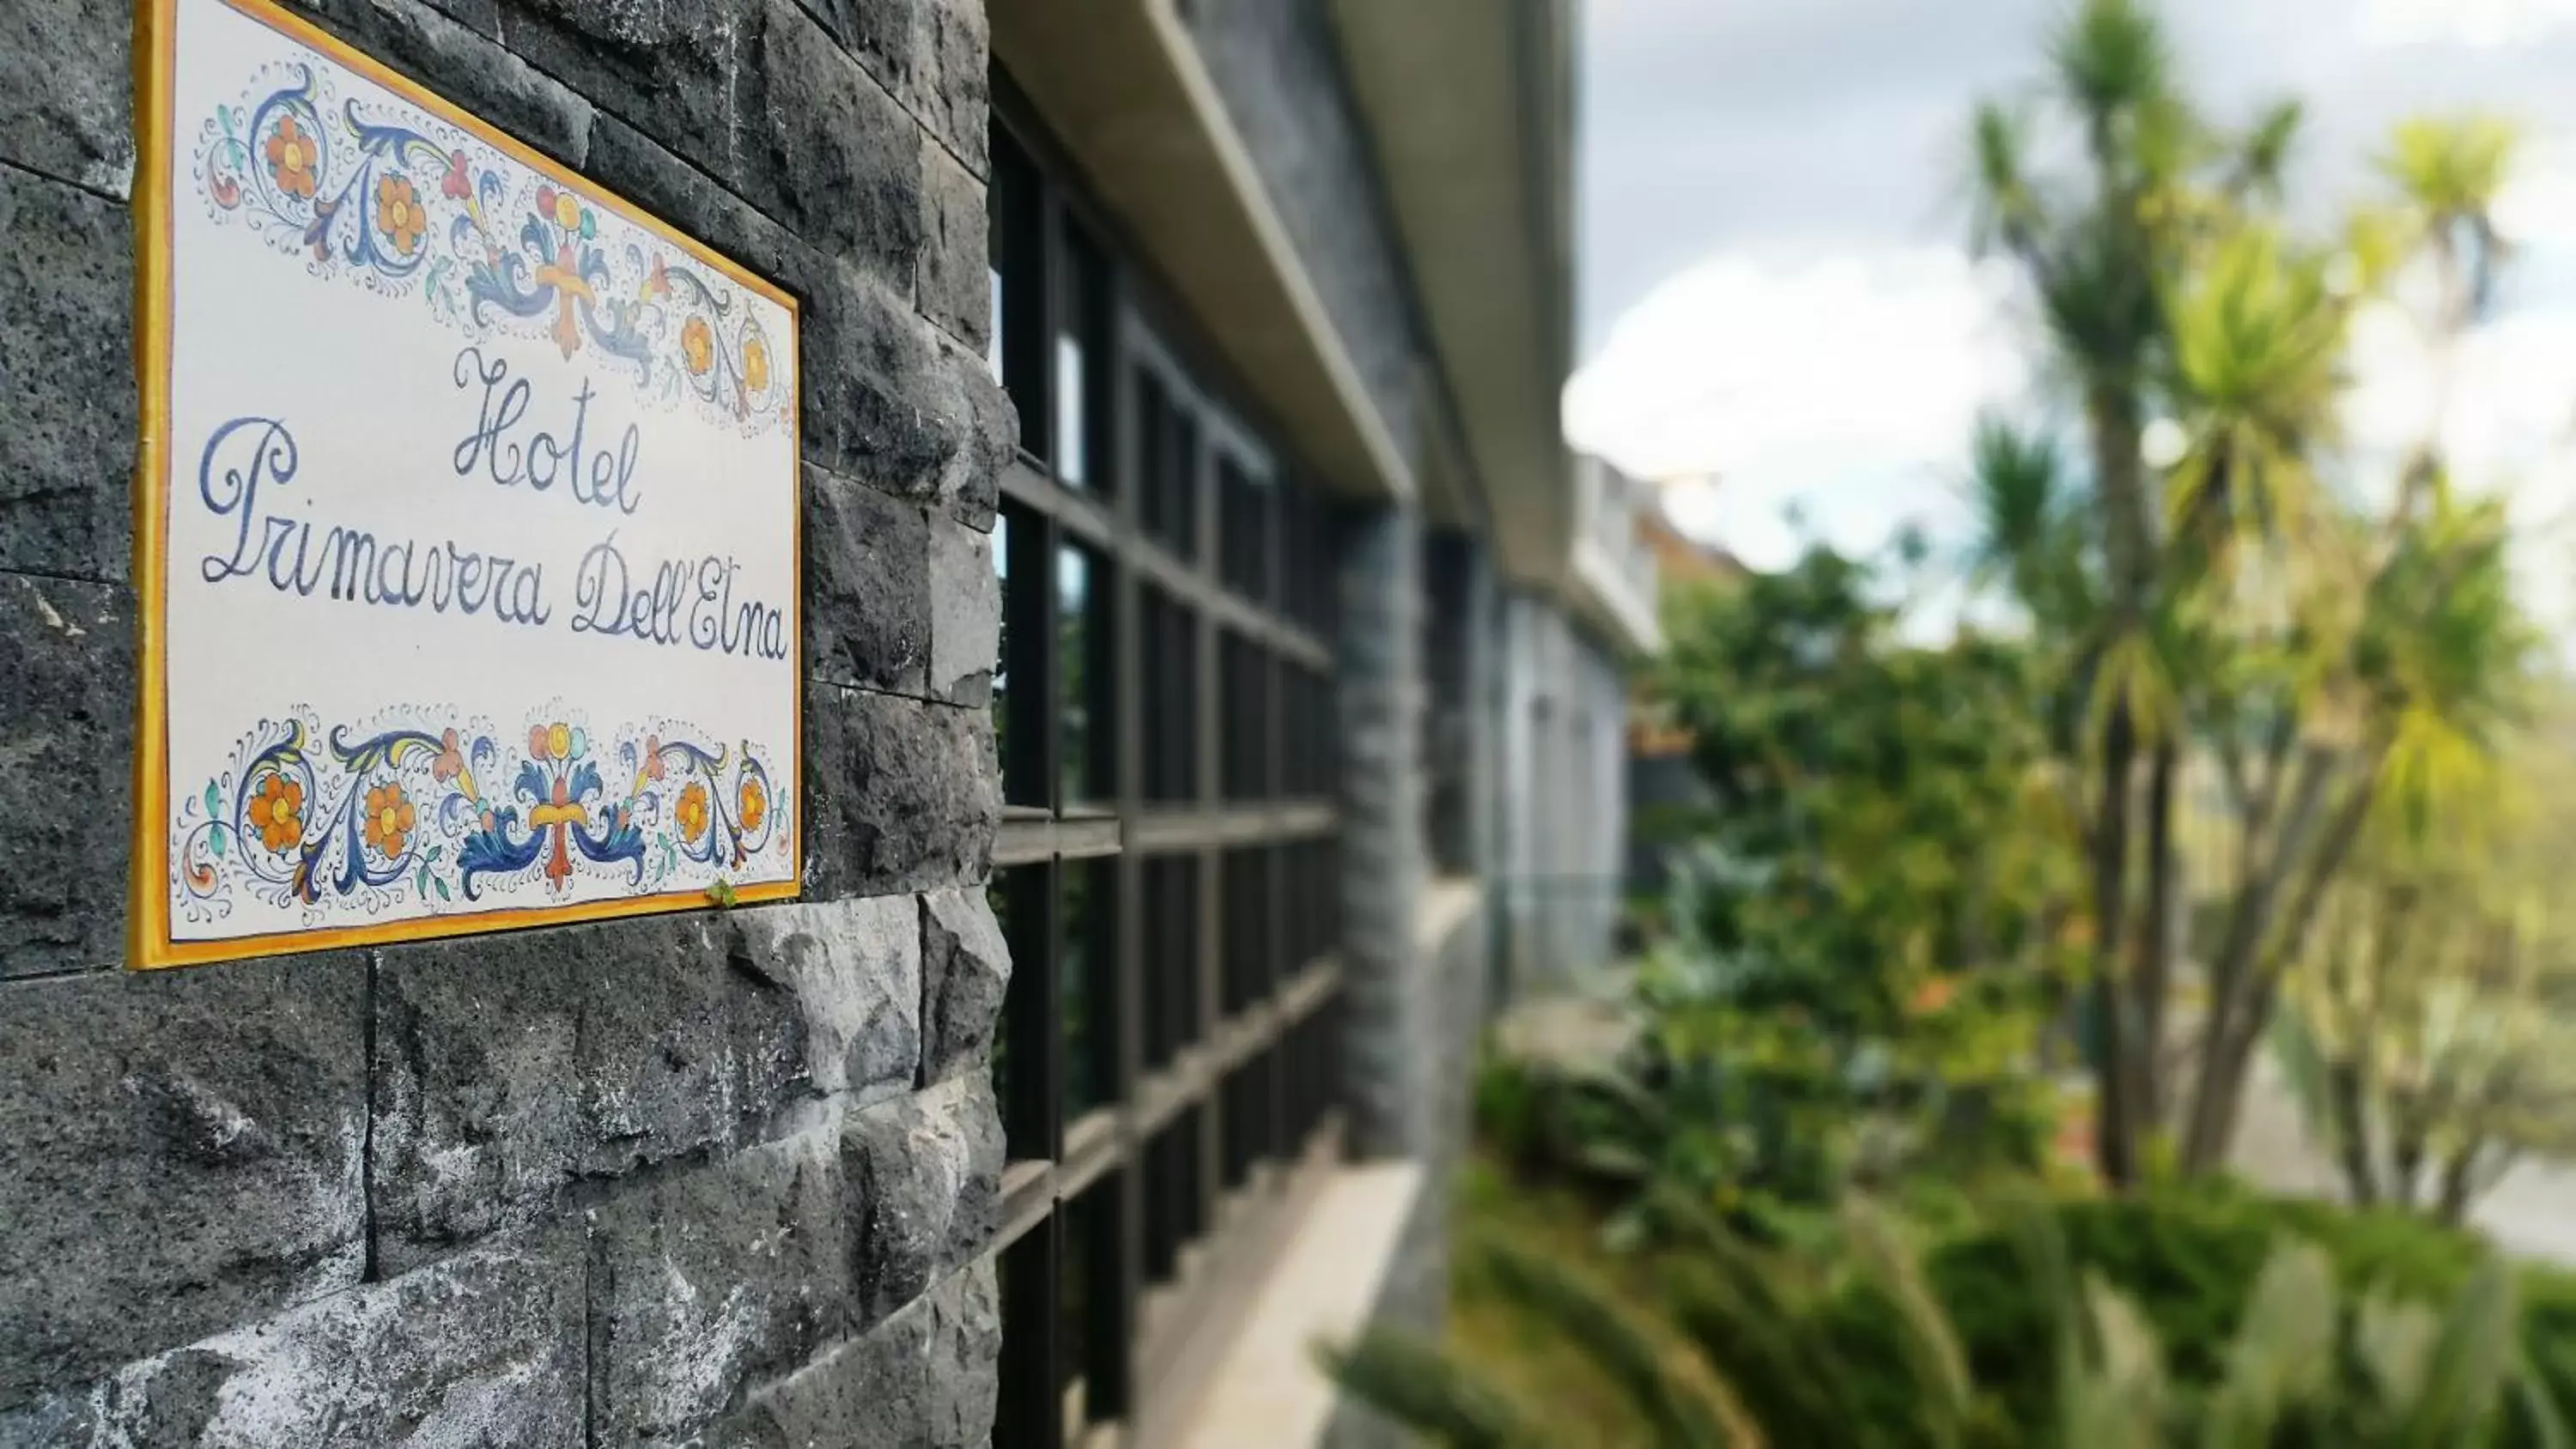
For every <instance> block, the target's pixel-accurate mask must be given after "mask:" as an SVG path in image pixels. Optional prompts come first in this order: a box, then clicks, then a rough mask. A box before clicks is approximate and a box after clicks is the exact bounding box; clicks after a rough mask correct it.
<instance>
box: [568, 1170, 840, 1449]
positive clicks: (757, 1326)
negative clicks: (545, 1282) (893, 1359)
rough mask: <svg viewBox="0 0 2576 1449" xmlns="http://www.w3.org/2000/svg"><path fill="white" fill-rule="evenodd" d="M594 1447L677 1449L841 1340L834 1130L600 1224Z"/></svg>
mask: <svg viewBox="0 0 2576 1449" xmlns="http://www.w3.org/2000/svg"><path fill="white" fill-rule="evenodd" d="M590 1226H591V1246H590V1283H591V1287H590V1299H591V1303H590V1319H591V1342H590V1353H591V1360H590V1420H591V1433H592V1438H593V1442H595V1443H601V1444H636V1443H643V1444H657V1443H660V1444H669V1443H677V1442H680V1441H682V1440H684V1439H686V1438H688V1437H689V1434H690V1431H691V1430H693V1429H695V1428H697V1427H698V1426H700V1425H702V1424H704V1423H705V1422H706V1421H707V1420H708V1419H709V1418H711V1417H713V1416H714V1415H716V1414H717V1413H720V1412H722V1410H723V1409H724V1408H725V1406H726V1404H727V1403H729V1402H730V1401H731V1400H732V1399H733V1397H734V1396H735V1394H736V1393H737V1392H738V1391H739V1390H740V1389H741V1388H742V1387H743V1386H744V1385H745V1384H746V1383H748V1382H751V1381H752V1380H754V1379H756V1378H763V1377H768V1376H771V1375H774V1374H778V1373H783V1372H786V1371H787V1370H790V1369H792V1368H794V1367H795V1366H796V1365H798V1364H799V1363H801V1362H803V1361H804V1360H805V1358H806V1357H807V1356H808V1355H810V1354H811V1353H812V1352H813V1351H814V1350H815V1349H816V1348H817V1347H819V1346H820V1345H821V1344H823V1343H824V1342H826V1341H827V1340H829V1339H831V1338H832V1337H834V1336H836V1335H837V1334H838V1333H839V1331H840V1329H841V1325H842V1323H843V1320H844V1315H845V1311H846V1305H847V1298H848V1295H847V1290H846V1284H847V1281H848V1279H847V1275H846V1271H845V1267H844V1264H845V1258H844V1255H843V1252H842V1246H841V1241H842V1231H841V1181H840V1155H839V1152H838V1142H837V1136H836V1134H835V1133H834V1132H832V1131H831V1130H830V1129H829V1128H828V1127H825V1128H822V1129H820V1130H817V1131H812V1132H808V1133H806V1134H804V1135H802V1136H799V1137H796V1138H792V1139H789V1140H787V1141H784V1142H779V1143H775V1144H772V1145H770V1146H766V1147H756V1148H753V1149H750V1150H749V1151H745V1152H740V1153H737V1154H735V1155H734V1156H732V1157H730V1158H728V1159H726V1160H725V1161H723V1162H721V1163H717V1164H715V1165H713V1166H710V1167H702V1168H694V1169H691V1170H688V1171H685V1172H681V1173H677V1174H674V1175H672V1176H668V1177H665V1178H663V1179H662V1180H661V1181H658V1182H655V1183H653V1184H652V1185H650V1186H649V1187H646V1188H644V1189H643V1190H641V1191H636V1192H630V1193H627V1194H625V1195H623V1196H620V1197H619V1198H617V1199H616V1200H614V1201H613V1202H611V1203H609V1204H608V1205H606V1206H604V1207H601V1208H599V1209H597V1210H595V1211H593V1212H592V1213H591V1215H590Z"/></svg>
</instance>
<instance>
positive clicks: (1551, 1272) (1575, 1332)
mask: <svg viewBox="0 0 2576 1449" xmlns="http://www.w3.org/2000/svg"><path fill="white" fill-rule="evenodd" d="M1473 1251H1474V1256H1475V1258H1476V1260H1477V1263H1478V1266H1479V1268H1480V1270H1481V1271H1483V1272H1484V1273H1485V1274H1486V1275H1487V1276H1488V1280H1489V1281H1490V1282H1491V1283H1492V1284H1493V1285H1494V1287H1495V1289H1496V1290H1497V1291H1498V1292H1500V1293H1501V1294H1502V1295H1503V1296H1504V1297H1505V1298H1507V1299H1509V1300H1510V1301H1511V1302H1513V1303H1515V1304H1517V1305H1518V1306H1520V1307H1522V1308H1524V1309H1527V1310H1528V1311H1529V1312H1530V1313H1532V1314H1533V1315H1535V1316H1536V1317H1538V1318H1541V1319H1544V1320H1546V1321H1550V1322H1553V1323H1555V1324H1557V1325H1559V1326H1560V1327H1561V1328H1562V1329H1563V1330H1564V1332H1565V1334H1566V1336H1567V1339H1568V1341H1569V1342H1571V1343H1572V1344H1573V1345H1575V1346H1576V1347H1578V1348H1579V1349H1581V1350H1582V1352H1583V1354H1584V1356H1585V1357H1587V1358H1589V1359H1591V1360H1592V1361H1593V1362H1594V1363H1595V1364H1597V1365H1598V1366H1599V1367H1600V1368H1601V1370H1602V1372H1603V1374H1604V1375H1605V1376H1606V1377H1607V1378H1608V1379H1609V1380H1610V1382H1612V1383H1613V1384H1615V1385H1617V1386H1618V1388H1619V1390H1620V1391H1621V1392H1622V1393H1624V1394H1625V1395H1627V1397H1628V1398H1629V1400H1630V1401H1631V1402H1633V1403H1634V1404H1635V1405H1636V1406H1637V1409H1638V1411H1639V1413H1640V1414H1641V1415H1642V1416H1643V1417H1644V1419H1645V1421H1646V1422H1647V1423H1649V1424H1651V1425H1653V1426H1654V1427H1655V1428H1656V1430H1657V1431H1658V1432H1659V1433H1660V1434H1661V1435H1662V1436H1663V1442H1665V1443H1667V1444H1671V1445H1673V1446H1675V1449H1696V1446H1710V1449H1719V1446H1734V1445H1744V1444H1747V1443H1748V1442H1750V1441H1749V1440H1748V1438H1747V1436H1746V1432H1745V1427H1744V1423H1743V1420H1742V1416H1741V1415H1740V1414H1739V1413H1738V1412H1737V1411H1736V1410H1735V1407H1734V1405H1733V1403H1732V1402H1731V1401H1730V1400H1729V1399H1728V1398H1727V1397H1726V1395H1725V1391H1724V1389H1723V1388H1722V1387H1721V1386H1720V1385H1718V1384H1715V1383H1713V1382H1710V1381H1708V1380H1707V1379H1706V1377H1705V1376H1704V1375H1703V1374H1701V1373H1699V1372H1696V1371H1695V1370H1696V1369H1697V1368H1698V1367H1699V1366H1697V1365H1693V1364H1691V1363H1690V1361H1689V1357H1688V1355H1687V1353H1685V1352H1684V1351H1682V1350H1681V1348H1680V1347H1679V1346H1678V1345H1677V1344H1675V1343H1674V1342H1673V1341H1672V1340H1671V1338H1669V1337H1668V1336H1667V1335H1666V1334H1665V1333H1664V1331H1663V1330H1662V1328H1661V1327H1660V1326H1659V1325H1658V1324H1656V1323H1655V1322H1654V1320H1653V1319H1652V1318H1650V1317H1649V1316H1648V1315H1646V1314H1645V1313H1642V1312H1640V1311H1639V1310H1638V1309H1636V1308H1633V1307H1631V1306H1630V1305H1628V1304H1627V1303H1625V1302H1623V1301H1621V1299H1620V1298H1619V1296H1618V1294H1617V1293H1616V1292H1615V1291H1614V1290H1613V1289H1611V1288H1610V1287H1609V1286H1608V1285H1606V1284H1603V1283H1600V1282H1598V1281H1596V1280H1594V1279H1592V1278H1591V1277H1590V1276H1588V1275H1586V1274H1585V1273H1583V1272H1581V1271H1580V1270H1578V1269H1576V1268H1573V1267H1571V1266H1569V1265H1567V1264H1566V1263H1565V1262H1563V1261H1562V1260H1560V1259H1558V1258H1556V1257H1553V1256H1550V1255H1549V1254H1546V1253H1544V1252H1540V1251H1538V1250H1535V1249H1532V1248H1528V1247H1523V1246H1521V1245H1519V1244H1516V1243H1512V1242H1509V1241H1506V1240H1502V1239H1493V1240H1488V1241H1486V1242H1483V1243H1481V1244H1478V1245H1476V1246H1475V1248H1474V1250H1473Z"/></svg>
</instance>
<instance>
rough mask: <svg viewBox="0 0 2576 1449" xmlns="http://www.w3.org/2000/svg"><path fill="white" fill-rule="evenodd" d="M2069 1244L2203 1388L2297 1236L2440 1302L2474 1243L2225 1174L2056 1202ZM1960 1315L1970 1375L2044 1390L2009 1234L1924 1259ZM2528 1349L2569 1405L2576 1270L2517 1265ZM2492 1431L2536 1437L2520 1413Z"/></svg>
mask: <svg viewBox="0 0 2576 1449" xmlns="http://www.w3.org/2000/svg"><path fill="white" fill-rule="evenodd" d="M2056 1216H2057V1219H2058V1222H2059V1224H2060V1225H2061V1227H2062V1228H2063V1231H2064V1235H2065V1240H2066V1244H2067V1251H2068V1256H2069V1258H2070V1260H2071V1261H2072V1263H2073V1264H2074V1265H2075V1266H2076V1267H2077V1268H2079V1269H2084V1270H2090V1271H2093V1272H2096V1273H2099V1274H2101V1275H2102V1277H2103V1279H2104V1281H2105V1282H2107V1283H2108V1284H2109V1285H2110V1286H2112V1287H2113V1288H2116V1289H2118V1290H2119V1291H2120V1292H2121V1293H2122V1294H2124V1295H2125V1296H2127V1297H2128V1298H2129V1299H2130V1300H2131V1301H2132V1302H2134V1303H2135V1304H2136V1305H2137V1307H2138V1308H2139V1309H2140V1311H2141V1312H2143V1313H2144V1314H2145V1316H2146V1318H2147V1320H2148V1322H2149V1323H2150V1324H2151V1325H2152V1326H2153V1327H2154V1328H2155V1330H2156V1333H2157V1337H2158V1338H2159V1339H2160V1340H2161V1341H2162V1343H2163V1345H2164V1351H2165V1358H2166V1369H2167V1371H2168V1372H2169V1373H2170V1374H2171V1375H2172V1376H2173V1378H2174V1380H2175V1381H2176V1382H2178V1383H2181V1384H2184V1385H2193V1386H2206V1385H2209V1384H2212V1383H2215V1382H2217V1381H2218V1380H2219V1378H2220V1377H2221V1375H2222V1374H2223V1373H2224V1371H2225V1363H2224V1360H2223V1356H2224V1354H2225V1352H2226V1349H2227V1344H2228V1342H2229V1340H2230V1338H2231V1337H2232V1336H2233V1335H2234V1333H2235V1331H2236V1327H2237V1324H2238V1323H2239V1321H2240V1320H2241V1319H2242V1317H2243V1315H2244V1312H2245V1304H2246V1300H2247V1296H2248V1295H2249V1294H2250V1293H2251V1292H2252V1290H2253V1287H2254V1283H2255V1281H2256V1279H2257V1278H2258V1276H2259V1275H2260V1273H2261V1271H2262V1268H2263V1264H2264V1262H2265V1261H2266V1260H2267V1259H2268V1258H2269V1257H2270V1256H2271V1254H2272V1252H2273V1250H2274V1247H2275V1245H2276V1244H2278V1243H2279V1242H2280V1241H2282V1240H2283V1239H2285V1238H2297V1239H2304V1240H2306V1241H2308V1242H2311V1243H2314V1244H2315V1245H2316V1246H2317V1247H2318V1248H2320V1249H2321V1250H2323V1251H2324V1252H2325V1254H2326V1256H2327V1259H2328V1261H2329V1262H2330V1263H2331V1264H2332V1266H2333V1268H2334V1272H2335V1279H2336V1284H2337V1286H2338V1287H2340V1288H2341V1289H2343V1290H2344V1291H2345V1292H2346V1293H2348V1294H2360V1293H2363V1292H2365V1291H2369V1290H2373V1289H2376V1290H2378V1291H2380V1292H2383V1293H2387V1294H2389V1295H2392V1296H2395V1297H2398V1298H2403V1299H2407V1300H2410V1301H2415V1302H2424V1303H2435V1302H2440V1301H2445V1300H2447V1299H2448V1298H2449V1296H2450V1295H2452V1294H2454V1293H2456V1292H2458V1291H2459V1290H2460V1288H2461V1286H2462V1285H2463V1284H2465V1283H2466V1282H2467V1281H2468V1278H2469V1276H2470V1274H2471V1273H2473V1272H2474V1271H2475V1270H2476V1267H2477V1265H2478V1263H2479V1262H2480V1261H2481V1256H2482V1253H2483V1251H2484V1250H2483V1248H2482V1247H2481V1245H2480V1244H2479V1243H2478V1242H2477V1240H2475V1239H2474V1238H2471V1237H2469V1236H2468V1235H2466V1234H2463V1233H2459V1232H2455V1231H2453V1230H2450V1229H2447V1228H2443V1227H2441V1226H2439V1225H2438V1224H2435V1223H2432V1222H2429V1221H2427V1220H2425V1219H2423V1218H2419V1217H2412V1216H2408V1215H2405V1214H2402V1213H2396V1212H2354V1211H2350V1210H2347V1209H2344V1208H2339V1207H2336V1206H2334V1205H2332V1204H2329V1203H2321V1202H2308V1201H2294V1200H2285V1199H2278V1198H2267V1197H2262V1196H2259V1195H2256V1194H2254V1193H2251V1192H2247V1191H2245V1190H2243V1189H2241V1188H2236V1187H2232V1186H2229V1185H2225V1184H2209V1185H2195V1186H2192V1187H2187V1188H2185V1187H2176V1188H2170V1189H2165V1190H2161V1191H2158V1192H2154V1193H2149V1194H2144V1195H2140V1196H2136V1197H2129V1198H2106V1199H2079V1200H2071V1201H2065V1202H2061V1203H2060V1204H2058V1206H2057V1208H2056ZM1926 1272H1927V1274H1928V1275H1929V1277H1930V1278H1931V1280H1932V1283H1933V1287H1934V1291H1935V1292H1936V1293H1938V1294H1939V1295H1940V1298H1941V1301H1942V1303H1943V1305H1944V1306H1945V1307H1946V1308H1947V1309H1948V1311H1949V1313H1950V1315H1951V1320H1952V1322H1953V1323H1954V1324H1955V1325H1956V1328H1957V1332H1958V1335H1959V1339H1960V1343H1961V1346H1962V1348H1963V1350H1964V1351H1965V1352H1966V1353H1967V1354H1968V1357H1969V1360H1970V1363H1971V1365H1972V1366H1973V1368H1974V1370H1975V1373H1976V1375H1977V1379H1978V1382H1979V1383H1981V1384H1984V1385H1986V1386H1988V1387H1989V1389H1990V1390H1991V1391H1992V1392H1993V1393H1994V1394H1995V1395H1996V1396H1997V1397H1998V1398H1999V1399H2001V1400H2002V1401H2003V1402H2005V1403H2006V1404H2007V1405H2008V1406H2009V1407H2010V1408H2011V1409H2012V1411H2013V1413H2014V1415H2015V1416H2016V1417H2017V1418H2018V1417H2023V1416H2027V1415H2030V1414H2034V1413H2037V1412H2039V1411H2040V1410H2041V1409H2042V1408H2044V1406H2045V1405H2046V1404H2047V1403H2048V1402H2049V1401H2050V1395H2051V1393H2052V1385H2051V1383H2050V1380H2049V1373H2050V1369H2049V1364H2050V1358H2049V1354H2048V1348H2047V1339H2046V1334H2047V1331H2048V1330H2047V1319H2046V1317H2045V1314H2044V1312H2043V1308H2042V1305H2041V1304H2040V1303H2039V1302H2037V1301H2036V1299H2035V1297H2034V1295H2033V1293H2032V1292H2031V1288H2030V1285H2029V1282H2028V1272H2027V1270H2026V1268H2025V1266H2024V1263H2023V1261H2022V1258H2021V1256H2020V1254H2019V1253H2018V1251H2017V1249H2016V1245H2015V1244H2014V1243H2013V1242H2012V1241H2011V1240H2010V1238H2009V1237H2008V1236H2007V1235H2006V1234H2005V1233H2004V1232H2003V1231H2001V1230H1999V1229H1993V1228H1983V1229H1977V1230H1973V1231H1970V1232H1967V1233H1963V1234H1960V1235H1957V1236H1954V1237H1952V1238H1950V1239H1949V1240H1948V1241H1946V1242H1944V1243H1943V1244H1941V1245H1940V1246H1939V1247H1937V1248H1936V1249H1935V1250H1934V1251H1933V1252H1932V1254H1931V1256H1930V1259H1929V1261H1928V1263H1927V1265H1926ZM2521 1288H2522V1301H2523V1325H2524V1351H2525V1353H2526V1354H2527V1355H2528V1356H2529V1359H2530V1362H2531V1364H2532V1367H2533V1369H2534V1370H2535V1371H2536V1372H2537V1373H2538V1375H2539V1376H2540V1377H2541V1378H2542V1379H2543V1380H2544V1381H2545V1382H2547V1383H2548V1384H2549V1386H2550V1387H2551V1390H2552V1393H2553V1397H2554V1398H2555V1400H2556V1401H2557V1402H2558V1403H2561V1404H2566V1405H2576V1277H2571V1276H2570V1275H2568V1274H2564V1273H2557V1272H2552V1271H2547V1270H2537V1269H2534V1270H2526V1271H2525V1272H2524V1273H2523V1274H2522V1275H2521ZM2507 1420H2508V1422H2507V1424H2506V1429H2505V1433H2504V1434H2503V1436H2502V1438H2501V1441H2500V1442H2501V1443H2502V1444H2504V1445H2507V1446H2521V1445H2531V1444H2537V1443H2539V1442H2540V1441H2539V1440H2538V1439H2537V1437H2536V1430H2535V1429H2534V1427H2533V1426H2532V1425H2531V1424H2530V1423H2529V1422H2528V1420H2527V1418H2526V1417H2525V1416H2524V1415H2523V1414H2522V1413H2520V1412H2519V1411H2516V1412H2514V1413H2511V1414H2509V1415H2508V1416H2507Z"/></svg>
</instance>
